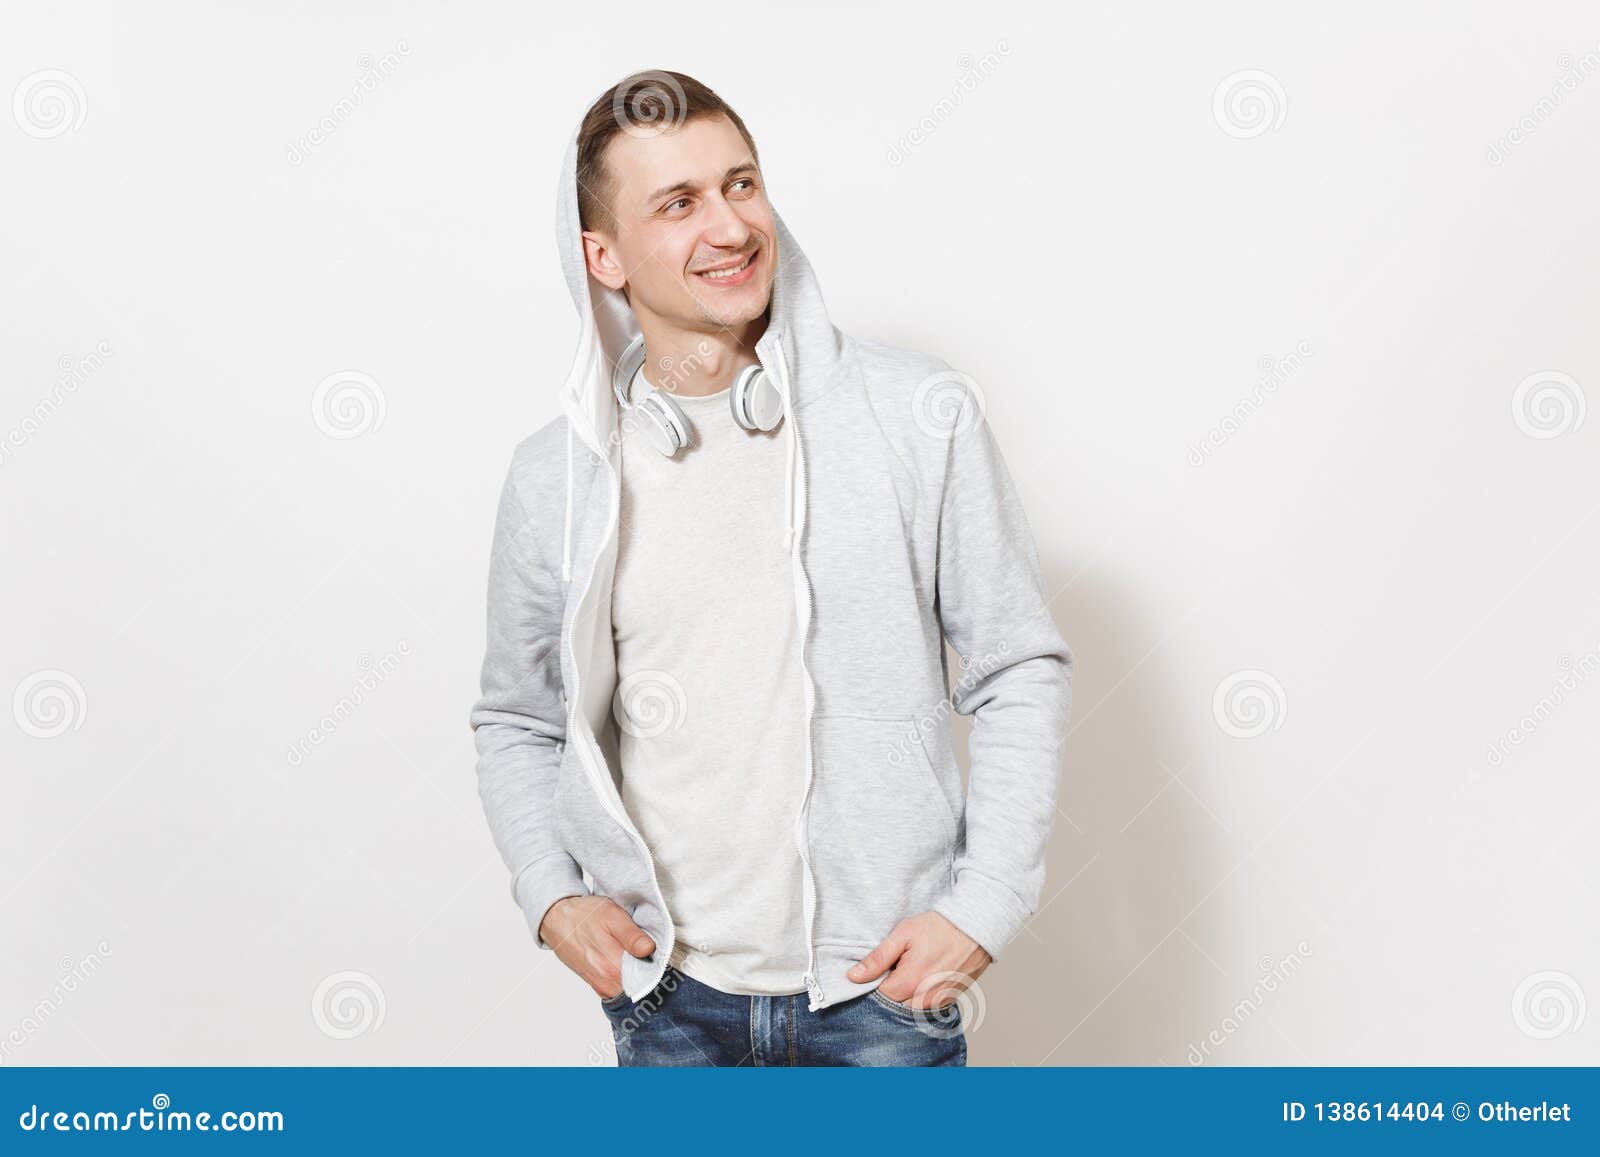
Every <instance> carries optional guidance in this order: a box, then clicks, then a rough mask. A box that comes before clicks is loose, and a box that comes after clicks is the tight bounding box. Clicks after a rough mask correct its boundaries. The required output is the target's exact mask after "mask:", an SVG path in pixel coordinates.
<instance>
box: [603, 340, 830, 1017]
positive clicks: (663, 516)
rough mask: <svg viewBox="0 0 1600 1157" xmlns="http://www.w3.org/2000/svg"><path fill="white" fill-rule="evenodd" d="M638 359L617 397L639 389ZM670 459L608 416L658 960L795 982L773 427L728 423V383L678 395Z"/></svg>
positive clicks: (787, 679) (778, 477)
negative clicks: (704, 392) (616, 468)
mask: <svg viewBox="0 0 1600 1157" xmlns="http://www.w3.org/2000/svg"><path fill="white" fill-rule="evenodd" d="M648 388H649V387H648V383H646V382H645V380H644V377H643V371H640V373H639V374H638V375H636V376H635V378H634V381H633V385H632V387H631V391H630V395H629V399H630V401H635V400H637V399H638V398H639V397H640V396H641V395H642V393H643V391H645V390H647V389H648ZM673 398H674V400H675V401H676V402H677V403H678V406H679V408H681V409H682V410H683V412H684V414H685V416H686V417H687V418H688V420H689V425H690V427H691V434H690V439H691V440H690V444H689V445H688V446H686V447H684V448H683V449H682V450H680V451H678V453H677V455H676V456H675V457H673V458H668V457H667V456H665V455H664V454H662V453H661V452H660V451H659V450H657V449H656V448H655V447H654V446H653V445H651V443H650V441H649V439H648V438H647V436H646V435H645V431H644V429H643V428H642V422H643V419H642V418H641V417H639V416H637V415H634V414H631V413H626V412H625V413H624V414H623V416H622V418H623V420H622V444H621V451H622V506H621V513H620V520H621V523H620V527H619V530H618V534H619V542H618V552H617V571H616V580H615V583H614V585H613V592H612V606H611V619H612V624H613V627H612V631H613V642H614V644H615V647H616V655H617V676H618V689H617V695H616V697H615V699H614V700H613V703H612V713H613V715H614V716H615V717H616V720H617V724H618V737H619V741H620V755H621V765H622V798H623V802H624V803H625V804H626V805H627V808H628V812H629V814H630V815H631V816H632V817H633V818H634V821H635V822H636V823H637V824H638V826H639V829H640V832H641V833H642V834H643V835H644V838H645V840H646V842H648V843H649V845H650V849H651V852H652V854H653V855H654V856H655V860H656V871H657V876H658V878H659V880H660V883H661V888H662V891H663V893H664V894H665V896H666V901H667V908H668V911H669V913H670V914H671V916H672V919H673V922H674V924H675V925H676V927H677V929H678V943H677V945H676V947H675V948H674V950H673V953H672V958H671V961H670V963H672V964H673V965H674V966H675V967H677V968H679V969H680V970H681V971H683V972H684V973H685V974H687V975H689V976H691V977H693V978H694V979H696V980H698V981H700V982H701V983H703V984H708V985H710V986H712V987H713V988H717V989H720V990H721V991H723V992H730V993H736V994H739V995H749V996H781V995H788V994H792V993H800V992H804V991H805V982H804V979H803V977H804V974H805V969H806V958H807V948H806V942H805V920H804V914H803V910H802V907H801V889H802V877H801V862H800V853H799V850H798V848H797V847H796V845H795V835H794V821H795V814H796V812H797V811H798V810H799V807H800V795H801V791H802V790H803V788H804V786H805V691H804V687H803V684H802V677H801V669H800V661H801V659H800V631H799V625H798V623H797V622H796V618H795V601H794V587H793V576H792V569H791V562H790V557H789V548H788V546H787V545H786V543H785V541H784V537H785V521H786V520H785V517H784V514H785V512H784V502H785V468H786V467H785V453H786V447H785V443H784V439H785V438H787V437H788V433H787V431H786V430H785V429H784V427H783V426H782V425H780V426H779V427H778V428H777V429H776V430H773V431H771V432H770V433H762V432H760V431H754V432H752V431H748V430H744V429H741V428H740V427H739V426H738V425H737V424H736V423H735V422H734V420H733V415H732V414H731V413H730V412H729V409H728V391H727V390H723V391H722V392H720V393H717V394H713V395H710V396H709V397H702V398H691V397H683V396H681V395H677V394H674V395H673Z"/></svg>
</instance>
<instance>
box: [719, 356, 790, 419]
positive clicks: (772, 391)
mask: <svg viewBox="0 0 1600 1157" xmlns="http://www.w3.org/2000/svg"><path fill="white" fill-rule="evenodd" d="M728 406H729V407H730V408H731V409H732V410H733V420H734V421H735V422H736V423H737V424H738V425H740V426H742V427H743V428H744V429H746V430H762V431H771V430H776V429H777V428H778V423H779V422H781V421H783V395H781V394H780V393H778V387H777V386H775V385H773V384H772V379H771V378H769V377H767V374H766V371H764V370H763V369H762V368H761V367H760V366H759V365H755V366H746V367H745V368H744V369H742V370H740V371H739V376H738V377H736V378H734V380H733V388H732V389H731V390H729V391H728Z"/></svg>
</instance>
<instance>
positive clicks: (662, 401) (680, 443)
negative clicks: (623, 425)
mask: <svg viewBox="0 0 1600 1157" xmlns="http://www.w3.org/2000/svg"><path fill="white" fill-rule="evenodd" d="M634 409H635V410H636V411H638V413H640V414H641V415H643V417H644V429H645V434H646V435H647V436H648V437H649V439H650V444H651V445H652V446H654V447H655V448H656V449H657V450H660V451H661V452H662V453H663V454H665V455H666V456H667V457H668V458H671V457H672V456H673V455H675V454H676V453H677V452H678V451H679V450H681V449H683V448H684V447H685V446H687V445H688V444H689V419H688V418H686V417H685V416H684V413H683V410H682V409H681V408H680V407H679V406H678V403H677V402H674V401H673V400H672V398H671V396H670V395H668V394H664V393H662V392H661V391H660V390H657V389H654V388H652V389H651V390H650V391H649V392H648V393H646V394H645V396H644V397H643V398H641V399H639V401H638V402H637V403H636V404H635V406H634Z"/></svg>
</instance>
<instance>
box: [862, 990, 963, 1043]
mask: <svg viewBox="0 0 1600 1157" xmlns="http://www.w3.org/2000/svg"><path fill="white" fill-rule="evenodd" d="M867 999H868V1000H870V1001H872V1003H874V1004H876V1005H877V1006H878V1007H879V1008H881V1009H884V1010H885V1011H887V1012H888V1013H889V1015H890V1016H892V1017H894V1019H895V1020H897V1021H899V1022H900V1023H902V1024H907V1025H910V1026H912V1027H913V1028H915V1029H916V1030H917V1031H918V1032H920V1033H923V1034H924V1035H925V1036H930V1037H935V1038H947V1037H953V1036H956V1035H958V1034H960V1033H961V1032H962V1024H961V1002H960V1001H959V1000H952V1001H951V1002H950V1003H949V1004H944V1005H940V1006H939V1007H938V1008H912V1007H911V1006H910V1005H909V1004H901V1003H900V1002H899V1001H898V1000H890V999H889V998H888V997H887V996H885V995H883V993H882V992H880V991H879V990H878V989H876V988H874V989H873V990H872V991H871V992H869V993H867Z"/></svg>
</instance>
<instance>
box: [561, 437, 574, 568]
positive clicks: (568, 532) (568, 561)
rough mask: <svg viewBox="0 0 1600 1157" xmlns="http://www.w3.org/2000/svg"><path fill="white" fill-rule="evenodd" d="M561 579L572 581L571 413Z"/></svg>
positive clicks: (562, 531)
mask: <svg viewBox="0 0 1600 1157" xmlns="http://www.w3.org/2000/svg"><path fill="white" fill-rule="evenodd" d="M561 581H562V582H564V583H565V582H571V581H572V415H571V414H568V415H567V520H566V522H565V523H564V524H563V526H562V528H561Z"/></svg>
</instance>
